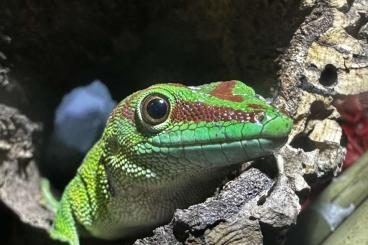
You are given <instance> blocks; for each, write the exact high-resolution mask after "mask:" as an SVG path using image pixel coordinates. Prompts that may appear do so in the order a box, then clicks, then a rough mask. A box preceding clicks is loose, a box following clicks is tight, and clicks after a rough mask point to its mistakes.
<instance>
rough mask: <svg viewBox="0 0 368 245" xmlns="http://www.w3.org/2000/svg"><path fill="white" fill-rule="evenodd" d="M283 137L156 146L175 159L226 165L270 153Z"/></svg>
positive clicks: (278, 145)
mask: <svg viewBox="0 0 368 245" xmlns="http://www.w3.org/2000/svg"><path fill="white" fill-rule="evenodd" d="M286 139H287V138H286V137H283V138H273V139H267V138H255V139H246V140H233V141H222V142H211V143H206V144H198V143H195V144H186V145H171V146H165V147H163V146H161V145H160V146H156V147H158V148H159V149H160V151H162V152H166V154H167V155H169V156H172V157H174V158H175V159H185V160H186V161H188V162H190V163H192V164H195V165H199V166H213V167H219V166H226V165H232V164H238V163H242V162H246V161H249V160H253V159H256V158H259V157H264V156H267V155H270V154H272V152H273V151H275V150H276V149H278V148H280V147H281V146H282V145H283V144H284V143H285V142H286Z"/></svg>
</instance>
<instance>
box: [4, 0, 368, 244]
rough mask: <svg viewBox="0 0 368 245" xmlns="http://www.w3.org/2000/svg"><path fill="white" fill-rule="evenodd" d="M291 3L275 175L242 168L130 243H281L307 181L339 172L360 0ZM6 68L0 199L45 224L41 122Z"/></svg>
mask: <svg viewBox="0 0 368 245" xmlns="http://www.w3.org/2000/svg"><path fill="white" fill-rule="evenodd" d="M26 2H29V3H32V2H33V1H26ZM287 4H288V3H287ZM300 4H301V6H302V7H303V8H304V9H305V10H306V11H307V12H308V14H307V15H306V17H305V18H304V20H303V23H302V24H301V25H300V26H299V27H298V28H297V29H295V30H294V31H293V33H294V34H293V37H292V39H291V41H290V44H289V45H288V47H287V48H286V49H285V50H284V52H283V54H282V55H281V56H280V57H279V58H278V60H277V63H278V64H279V65H280V69H279V71H278V75H279V81H280V86H279V88H278V92H277V96H276V99H275V100H274V104H275V105H276V106H278V107H279V108H280V109H281V110H283V111H285V112H287V113H288V114H289V115H290V116H292V117H293V119H294V121H295V126H294V129H293V131H292V133H291V136H290V137H289V142H288V144H287V145H286V146H285V147H283V148H282V149H281V150H280V151H279V152H278V157H277V158H278V159H279V167H280V172H279V173H278V174H276V175H274V176H273V175H272V174H271V175H270V174H269V171H267V167H266V171H264V169H265V168H264V167H259V166H258V165H255V166H254V167H252V166H251V167H248V168H247V169H246V170H245V171H244V172H243V173H242V174H240V176H238V177H236V178H235V179H234V180H232V181H230V182H228V183H227V184H226V185H225V186H224V187H223V188H222V189H221V190H220V191H219V192H218V193H216V194H215V195H214V196H213V197H210V198H208V199H207V200H206V201H205V202H203V203H200V204H197V205H193V206H191V207H189V208H188V209H185V210H177V211H176V212H175V214H174V216H173V219H172V220H171V222H170V223H169V224H167V225H165V226H162V227H159V228H157V229H155V230H154V231H153V235H152V236H150V237H147V238H141V239H138V240H136V241H135V242H134V244H182V243H184V244H262V243H263V242H265V243H267V241H272V242H275V239H278V241H280V242H281V241H282V240H283V239H284V235H285V231H286V230H287V229H288V228H289V227H290V226H292V225H293V224H295V222H296V218H297V215H298V213H299V212H300V200H302V199H303V198H305V196H306V194H307V193H308V191H309V189H310V186H311V185H317V184H318V183H321V182H323V181H326V180H328V179H331V178H332V177H333V176H334V175H336V174H337V173H338V172H339V171H340V169H341V164H342V161H343V157H344V153H345V149H344V147H343V146H342V141H343V140H342V137H343V136H342V130H341V128H340V126H339V124H338V119H339V114H338V112H337V111H336V108H335V107H334V106H333V101H334V99H335V98H338V97H339V96H343V95H347V94H357V93H360V92H363V91H367V90H368V44H367V39H368V29H367V26H368V23H367V17H368V14H367V13H368V1H366V0H352V1H343V0H330V1H328V0H325V1H318V0H315V1H313V0H305V1H302V2H301V3H300ZM229 8H231V7H229ZM1 38H2V39H4V40H5V42H6V40H7V38H6V37H5V36H2V37H1ZM4 40H3V42H4ZM233 55H236V54H233ZM5 65H9V64H5ZM16 71H17V67H14V68H13V73H16ZM7 72H8V70H7V69H5V68H4V69H1V70H0V76H1V78H0V85H1V87H0V88H1V90H0V96H1V101H0V102H1V103H4V104H6V105H1V106H0V200H1V202H3V203H4V204H5V205H6V206H7V207H8V208H9V209H11V210H12V211H13V212H14V213H15V214H16V215H17V216H18V217H19V219H20V220H21V221H22V222H24V223H25V224H27V225H28V226H30V227H34V228H36V229H39V230H42V231H47V230H48V229H49V228H50V220H51V219H52V214H51V213H50V212H48V211H47V210H45V209H43V208H42V207H41V206H40V205H39V197H40V193H39V188H38V183H39V177H40V175H39V172H38V168H37V166H36V163H35V147H36V146H38V145H37V144H35V142H34V141H35V140H36V141H37V140H38V138H39V137H40V134H39V133H38V132H39V131H40V130H41V127H40V125H39V124H35V123H33V122H31V121H29V120H28V119H27V118H26V117H25V116H23V115H22V114H21V113H20V112H19V111H18V110H16V109H13V108H11V106H15V107H18V108H19V107H20V108H22V102H19V101H17V100H15V99H14V96H19V98H24V95H23V94H22V93H23V92H22V89H21V88H19V86H18V85H17V83H16V81H15V79H13V80H12V79H10V78H9V77H8V75H7ZM15 77H17V76H15ZM18 80H19V77H18ZM23 104H24V103H23ZM0 241H1V240H0ZM44 242H45V241H44ZM45 243H46V244H47V241H46V242H45ZM122 243H123V242H117V243H116V244H122Z"/></svg>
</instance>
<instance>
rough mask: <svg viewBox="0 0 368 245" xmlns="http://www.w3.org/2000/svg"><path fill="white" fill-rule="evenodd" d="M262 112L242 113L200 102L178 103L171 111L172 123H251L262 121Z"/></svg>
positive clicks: (241, 111)
mask: <svg viewBox="0 0 368 245" xmlns="http://www.w3.org/2000/svg"><path fill="white" fill-rule="evenodd" d="M262 118H263V112H262V111H254V112H244V111H243V110H239V109H238V110H234V109H232V108H231V107H224V106H209V105H207V104H205V103H201V102H194V103H193V102H178V103H176V105H175V107H174V109H173V111H172V119H173V121H174V122H201V121H204V122H228V121H237V122H252V123H255V122H256V121H258V120H259V121H262Z"/></svg>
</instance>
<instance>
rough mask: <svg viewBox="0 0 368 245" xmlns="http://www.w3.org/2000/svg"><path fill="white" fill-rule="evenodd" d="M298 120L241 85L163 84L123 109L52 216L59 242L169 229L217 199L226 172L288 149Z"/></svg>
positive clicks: (55, 204)
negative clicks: (179, 212)
mask: <svg viewBox="0 0 368 245" xmlns="http://www.w3.org/2000/svg"><path fill="white" fill-rule="evenodd" d="M292 125H293V123H292V120H291V119H290V118H289V117H288V116H286V115H284V114H283V113H281V112H280V111H278V110H277V109H276V108H274V107H272V106H271V105H269V104H268V103H267V102H266V101H265V100H264V99H263V98H262V97H260V96H258V95H256V94H255V92H254V90H253V89H252V88H250V87H248V86H246V85H245V84H243V83H242V82H240V81H227V82H214V83H210V84H205V85H202V86H198V87H187V86H184V85H181V84H173V83H167V84H157V85H154V86H151V87H149V88H147V89H144V90H141V91H138V92H136V93H133V94H132V95H130V96H128V97H127V98H126V99H124V100H123V101H121V102H120V103H119V104H118V106H117V107H116V108H115V109H114V110H113V112H112V114H111V115H110V117H109V119H108V122H107V124H106V127H105V129H104V132H103V135H102V136H101V139H100V140H99V141H98V142H97V143H96V144H95V145H94V146H93V147H92V149H91V150H90V151H89V152H88V153H87V155H86V157H85V159H84V160H83V163H82V164H81V166H80V167H79V169H78V171H77V173H76V176H75V177H74V178H73V179H72V180H71V181H70V183H69V184H68V185H67V187H66V188H65V190H64V193H63V195H62V198H61V201H60V202H57V201H56V200H55V199H53V197H52V196H50V193H48V191H49V190H48V189H47V182H44V183H43V187H44V188H43V191H44V192H45V196H46V197H47V198H46V199H47V201H49V204H50V205H51V207H53V208H54V209H55V210H57V211H56V217H55V220H54V222H53V225H52V229H51V231H50V235H51V237H52V238H53V239H57V240H61V241H65V242H68V243H69V244H70V245H78V244H79V234H88V235H90V236H94V237H98V238H102V239H117V238H121V237H127V236H132V235H136V234H138V233H142V232H147V231H150V230H152V229H153V228H154V227H155V226H158V225H160V224H163V223H165V222H168V221H169V219H170V218H171V216H172V214H173V213H174V211H175V209H177V208H185V207H188V206H189V205H191V204H194V203H196V202H200V201H202V200H204V199H205V198H206V197H208V196H209V195H210V194H211V193H213V192H214V190H215V188H216V184H217V183H219V180H221V179H222V178H223V177H224V176H225V175H227V174H228V171H227V170H229V169H233V168H234V166H238V165H237V164H239V163H242V162H246V161H248V160H251V159H255V158H259V157H263V156H266V155H269V154H272V152H273V151H274V150H276V149H278V148H280V147H281V146H282V145H283V144H284V143H285V141H286V139H287V136H288V134H289V132H290V130H291V128H292Z"/></svg>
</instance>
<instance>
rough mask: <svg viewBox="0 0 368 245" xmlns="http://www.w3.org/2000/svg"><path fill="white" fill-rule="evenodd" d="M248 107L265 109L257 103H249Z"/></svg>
mask: <svg viewBox="0 0 368 245" xmlns="http://www.w3.org/2000/svg"><path fill="white" fill-rule="evenodd" d="M248 107H249V108H252V109H260V110H264V109H266V108H265V107H264V106H263V105H257V104H249V105H248Z"/></svg>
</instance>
